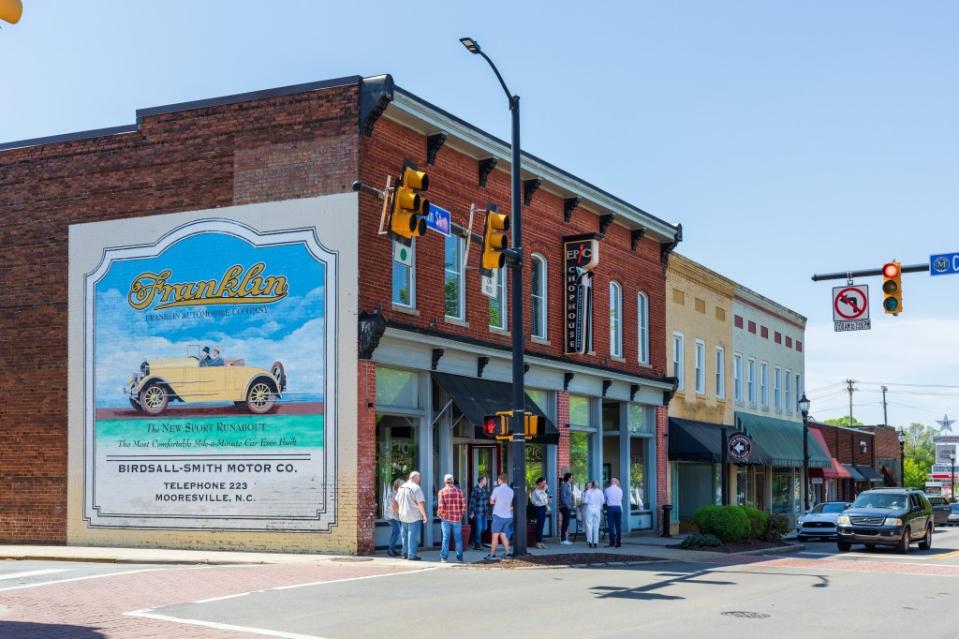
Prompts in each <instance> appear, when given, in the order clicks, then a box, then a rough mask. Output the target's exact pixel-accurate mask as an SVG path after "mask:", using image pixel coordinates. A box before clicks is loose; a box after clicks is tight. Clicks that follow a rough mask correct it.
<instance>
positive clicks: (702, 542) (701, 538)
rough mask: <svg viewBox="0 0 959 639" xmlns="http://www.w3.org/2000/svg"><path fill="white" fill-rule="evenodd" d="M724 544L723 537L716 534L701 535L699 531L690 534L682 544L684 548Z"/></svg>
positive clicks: (712, 546)
mask: <svg viewBox="0 0 959 639" xmlns="http://www.w3.org/2000/svg"><path fill="white" fill-rule="evenodd" d="M722 545H723V541H722V539H720V538H719V537H717V536H716V535H700V534H699V533H693V534H691V535H689V536H688V537H686V539H684V540H683V543H681V544H680V546H681V547H683V548H715V547H716V546H722Z"/></svg>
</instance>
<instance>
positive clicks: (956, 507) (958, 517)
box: [946, 504, 959, 526]
mask: <svg viewBox="0 0 959 639" xmlns="http://www.w3.org/2000/svg"><path fill="white" fill-rule="evenodd" d="M946 525H947V526H959V504H949V516H948V517H947V518H946Z"/></svg>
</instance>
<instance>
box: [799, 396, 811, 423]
mask: <svg viewBox="0 0 959 639" xmlns="http://www.w3.org/2000/svg"><path fill="white" fill-rule="evenodd" d="M809 404H810V402H809V399H807V398H806V393H803V394H802V398H801V399H800V400H799V412H800V413H802V416H803V419H805V418H806V417H809Z"/></svg>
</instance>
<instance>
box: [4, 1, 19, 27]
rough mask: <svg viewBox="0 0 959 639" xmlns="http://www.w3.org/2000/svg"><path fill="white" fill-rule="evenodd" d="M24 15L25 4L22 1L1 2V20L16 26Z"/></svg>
mask: <svg viewBox="0 0 959 639" xmlns="http://www.w3.org/2000/svg"><path fill="white" fill-rule="evenodd" d="M22 15H23V3H21V2H20V0H0V20H3V21H4V22H9V23H10V24H16V23H18V22H20V16H22Z"/></svg>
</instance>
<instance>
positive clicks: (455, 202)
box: [360, 118, 666, 376]
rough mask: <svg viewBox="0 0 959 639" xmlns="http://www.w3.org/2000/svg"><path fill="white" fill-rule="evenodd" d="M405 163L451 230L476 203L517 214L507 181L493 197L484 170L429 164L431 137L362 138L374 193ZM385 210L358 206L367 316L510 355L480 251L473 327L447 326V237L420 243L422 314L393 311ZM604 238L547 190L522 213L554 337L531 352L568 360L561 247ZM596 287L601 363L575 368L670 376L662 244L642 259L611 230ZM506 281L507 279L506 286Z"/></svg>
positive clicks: (495, 187)
mask: <svg viewBox="0 0 959 639" xmlns="http://www.w3.org/2000/svg"><path fill="white" fill-rule="evenodd" d="M404 158H409V159H410V160H412V161H414V162H416V163H417V164H418V165H419V167H420V168H421V169H425V170H427V171H428V173H429V176H430V188H429V192H428V195H429V199H430V200H431V201H433V202H435V203H436V204H438V205H440V206H442V207H444V208H446V209H448V210H450V211H451V213H452V217H453V222H455V223H458V224H461V225H463V226H465V225H466V224H467V222H468V214H469V207H470V203H475V204H477V205H478V206H479V207H481V208H482V207H485V205H486V203H487V202H488V201H492V202H494V203H495V204H497V205H498V206H499V208H500V210H501V211H506V212H508V210H509V206H510V190H509V174H508V173H505V172H503V171H493V172H492V173H491V174H490V175H489V179H488V182H487V186H486V188H480V187H479V186H478V178H477V176H478V172H479V169H478V163H477V161H476V160H474V159H472V158H470V157H469V156H467V155H464V154H462V153H460V152H458V151H456V150H454V149H452V148H450V147H443V148H442V149H440V151H439V153H438V155H437V157H436V163H435V164H434V165H432V166H427V165H426V137H425V136H424V135H421V134H419V133H416V132H414V131H412V130H410V129H407V128H406V127H404V126H401V125H400V124H397V123H396V122H393V121H391V120H388V119H386V118H380V120H379V121H378V122H377V123H376V127H375V129H374V132H373V136H372V138H370V139H363V140H362V142H361V146H360V175H361V176H362V179H363V180H364V181H365V182H368V183H369V184H373V185H377V186H382V185H383V184H384V183H385V180H386V176H387V175H388V174H393V175H396V174H398V173H399V171H400V169H401V166H402V162H403V159H404ZM380 212H381V203H380V202H379V201H378V200H376V199H375V198H373V197H371V196H367V195H363V196H361V198H360V220H361V225H360V228H361V231H360V232H361V236H360V268H361V270H362V272H363V273H364V274H365V275H367V277H365V278H364V280H363V281H362V282H361V285H360V309H362V310H371V309H374V308H380V309H382V310H383V312H384V315H385V316H386V318H387V320H391V321H395V322H399V323H404V324H410V325H414V326H416V327H420V328H425V329H432V330H437V331H441V332H444V333H448V334H450V335H452V336H468V337H472V338H475V339H480V340H484V341H488V342H494V343H497V344H501V345H502V346H504V347H509V346H510V339H509V337H508V336H505V335H502V334H499V333H491V332H490V331H489V329H488V324H489V317H488V307H487V298H485V297H483V296H482V295H481V294H480V273H479V270H478V268H477V264H478V260H479V250H478V249H479V245H477V244H473V246H472V247H471V249H470V262H469V268H468V270H467V271H466V321H467V323H468V324H469V326H468V327H462V326H460V325H459V324H452V323H449V322H447V321H445V319H444V316H445V313H444V298H443V292H444V289H443V237H442V236H441V235H439V234H437V233H428V234H427V235H426V236H424V237H422V238H419V239H418V240H417V242H416V309H417V312H418V315H416V316H414V315H410V314H408V313H402V312H398V311H393V310H391V308H390V306H391V277H392V250H391V244H390V240H389V239H388V237H386V236H379V235H377V234H376V229H377V228H378V225H379V218H380ZM482 222H483V218H482V216H478V219H476V220H474V224H473V231H474V232H477V233H481V232H482ZM597 230H598V218H597V216H596V215H593V214H592V213H589V212H588V211H586V210H585V209H582V208H579V209H576V210H575V211H574V212H573V217H572V221H571V223H569V224H565V223H564V222H563V200H562V198H560V197H558V196H556V195H553V194H552V193H549V192H547V191H546V190H545V189H543V188H541V189H540V190H538V191H537V192H536V193H535V195H534V196H533V201H532V204H531V205H530V206H527V207H524V210H523V238H524V241H523V243H524V249H525V252H526V254H527V255H529V254H530V253H532V252H536V253H540V254H541V255H543V256H544V257H545V258H546V260H547V262H548V286H547V290H548V333H547V334H548V337H549V341H550V345H548V346H547V345H541V344H534V343H528V345H527V349H528V351H530V352H532V353H543V354H546V355H553V356H562V355H563V324H562V316H563V314H564V308H563V303H564V297H563V267H562V264H563V259H562V240H561V238H562V237H563V236H565V235H575V234H581V233H593V232H596V231H597ZM524 268H525V269H526V270H525V278H524V279H525V288H526V290H525V292H524V294H525V299H527V300H528V299H529V290H530V289H529V287H530V277H529V274H530V265H529V264H528V263H527V264H526V265H525V266H524ZM595 272H596V279H595V297H594V301H595V308H596V312H595V315H594V319H595V330H594V348H595V353H596V354H595V355H584V356H579V357H576V359H577V360H579V361H581V362H583V363H586V364H594V365H601V366H608V367H611V368H615V369H618V370H621V371H623V372H626V373H631V374H637V375H644V374H645V375H651V376H660V375H662V374H663V371H664V369H665V361H666V352H665V348H666V339H665V306H664V304H665V272H664V269H663V266H662V264H661V263H660V248H659V244H658V243H657V242H655V241H654V240H652V239H649V238H644V239H643V240H641V241H640V243H639V247H638V248H637V250H636V251H635V252H633V251H632V250H631V249H630V233H629V231H628V230H627V229H626V228H624V227H622V226H618V225H616V224H613V225H611V226H609V228H608V229H607V232H606V238H605V239H603V240H601V241H600V262H599V265H598V266H597V268H596V271H595ZM508 279H509V278H508V277H507V280H508ZM612 279H615V280H617V281H619V282H620V283H621V284H622V285H623V310H624V315H623V327H624V331H623V353H624V355H625V362H617V361H614V360H612V359H610V358H609V314H608V311H607V310H606V309H608V296H609V282H610V280H612ZM640 291H644V292H646V293H647V295H648V296H649V301H650V339H649V342H650V348H651V362H652V367H651V368H643V367H641V366H640V365H639V364H638V363H637V339H638V335H637V332H638V329H637V322H636V319H637V318H636V313H637V309H636V294H637V293H638V292H640ZM526 309H527V310H526V315H525V319H524V328H525V331H526V333H527V334H529V331H530V317H529V304H527V305H526Z"/></svg>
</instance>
